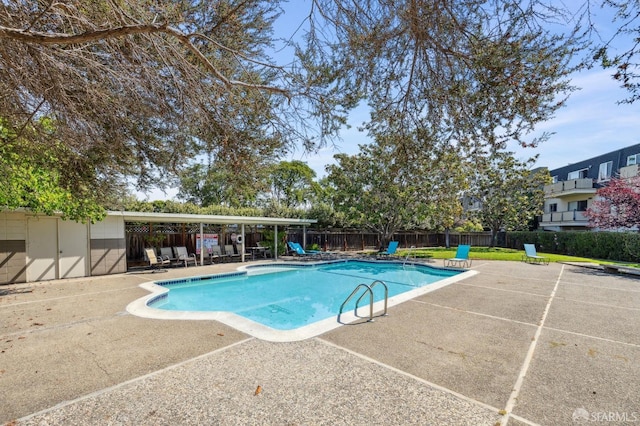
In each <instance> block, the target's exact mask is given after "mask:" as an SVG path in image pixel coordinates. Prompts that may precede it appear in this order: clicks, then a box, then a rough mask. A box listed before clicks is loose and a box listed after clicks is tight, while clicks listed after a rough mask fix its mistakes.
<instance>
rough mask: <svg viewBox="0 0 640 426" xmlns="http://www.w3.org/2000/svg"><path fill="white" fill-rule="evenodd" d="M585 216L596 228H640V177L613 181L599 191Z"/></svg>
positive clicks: (590, 224) (614, 179)
mask: <svg viewBox="0 0 640 426" xmlns="http://www.w3.org/2000/svg"><path fill="white" fill-rule="evenodd" d="M585 214H586V216H587V218H588V219H589V226H591V227H594V228H602V229H620V228H637V227H640V177H638V176H636V177H633V178H629V179H623V178H613V179H611V180H610V181H609V183H608V184H607V186H604V187H602V188H599V189H598V191H597V192H596V197H595V199H594V201H593V204H592V205H591V207H589V208H588V209H587V211H586V212H585Z"/></svg>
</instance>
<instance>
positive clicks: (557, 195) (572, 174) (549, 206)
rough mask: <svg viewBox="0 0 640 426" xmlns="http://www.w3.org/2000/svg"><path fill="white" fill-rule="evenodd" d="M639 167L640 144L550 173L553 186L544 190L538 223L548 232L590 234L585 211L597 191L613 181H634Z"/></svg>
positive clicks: (547, 186) (548, 186)
mask: <svg viewBox="0 0 640 426" xmlns="http://www.w3.org/2000/svg"><path fill="white" fill-rule="evenodd" d="M639 166H640V144H636V145H632V146H628V147H626V148H622V149H618V150H616V151H612V152H609V153H607V154H603V155H599V156H597V157H593V158H589V159H587V160H583V161H579V162H577V163H573V164H569V165H567V166H564V167H560V168H558V169H554V170H550V171H549V173H550V174H551V177H552V179H553V183H551V184H550V185H546V186H545V187H544V197H545V201H544V213H543V215H542V218H541V220H540V223H539V227H540V229H543V230H546V231H563V230H566V231H568V230H587V229H588V228H587V225H588V220H587V218H586V216H585V211H586V210H587V209H588V208H589V207H591V204H592V202H593V199H594V197H595V194H596V191H597V190H598V188H600V187H602V186H605V185H607V182H608V181H609V180H610V179H611V178H612V177H623V178H626V177H633V176H637V175H638V167H639Z"/></svg>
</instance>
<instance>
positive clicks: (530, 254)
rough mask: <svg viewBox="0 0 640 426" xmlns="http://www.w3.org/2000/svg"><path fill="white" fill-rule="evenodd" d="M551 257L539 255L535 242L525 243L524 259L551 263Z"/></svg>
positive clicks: (525, 260) (543, 263)
mask: <svg viewBox="0 0 640 426" xmlns="http://www.w3.org/2000/svg"><path fill="white" fill-rule="evenodd" d="M549 260H550V259H549V258H548V257H544V256H538V252H537V251H536V246H535V245H534V244H525V245H524V254H523V255H522V261H523V262H527V263H538V264H542V265H548V264H549Z"/></svg>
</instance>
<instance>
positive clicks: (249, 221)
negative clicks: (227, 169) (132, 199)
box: [107, 211, 318, 226]
mask: <svg viewBox="0 0 640 426" xmlns="http://www.w3.org/2000/svg"><path fill="white" fill-rule="evenodd" d="M107 215H108V216H114V217H122V218H123V219H124V220H125V221H126V222H168V223H213V224H218V225H242V224H244V225H304V226H306V225H310V224H313V223H316V222H318V221H317V220H316V219H296V218H280V217H252V216H220V215H208V214H186V213H153V212H126V211H109V212H107Z"/></svg>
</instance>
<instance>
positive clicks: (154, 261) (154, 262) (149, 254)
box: [144, 248, 171, 268]
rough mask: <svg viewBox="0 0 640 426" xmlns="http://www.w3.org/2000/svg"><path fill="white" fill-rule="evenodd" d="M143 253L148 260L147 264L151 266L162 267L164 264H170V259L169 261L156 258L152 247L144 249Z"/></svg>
mask: <svg viewBox="0 0 640 426" xmlns="http://www.w3.org/2000/svg"><path fill="white" fill-rule="evenodd" d="M144 254H145V256H146V258H147V260H148V261H149V266H150V267H151V268H157V267H162V266H164V265H170V264H171V261H169V260H165V259H162V258H158V256H157V255H156V250H155V249H153V248H146V249H144Z"/></svg>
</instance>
